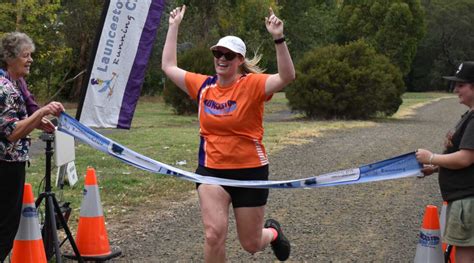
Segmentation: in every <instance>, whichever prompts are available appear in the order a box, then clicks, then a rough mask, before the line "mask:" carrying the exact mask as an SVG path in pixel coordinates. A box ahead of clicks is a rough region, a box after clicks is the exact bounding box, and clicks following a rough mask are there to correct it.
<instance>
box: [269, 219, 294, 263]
mask: <svg viewBox="0 0 474 263" xmlns="http://www.w3.org/2000/svg"><path fill="white" fill-rule="evenodd" d="M270 227H271V228H274V229H275V230H276V231H277V232H278V236H277V238H276V239H275V240H273V241H272V242H271V243H270V245H271V246H272V250H273V253H275V256H276V257H277V259H278V260H280V261H285V260H287V259H288V257H289V256H290V250H291V247H290V241H288V239H287V238H286V237H285V235H283V231H282V230H281V227H280V223H278V221H276V220H275V219H268V220H267V221H266V222H265V228H270Z"/></svg>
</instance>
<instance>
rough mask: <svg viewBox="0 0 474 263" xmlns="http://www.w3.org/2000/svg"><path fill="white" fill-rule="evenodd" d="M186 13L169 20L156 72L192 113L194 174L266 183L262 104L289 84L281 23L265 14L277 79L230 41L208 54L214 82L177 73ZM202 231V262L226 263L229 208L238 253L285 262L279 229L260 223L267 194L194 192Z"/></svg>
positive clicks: (286, 247) (208, 188)
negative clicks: (195, 108)
mask: <svg viewBox="0 0 474 263" xmlns="http://www.w3.org/2000/svg"><path fill="white" fill-rule="evenodd" d="M185 10H186V6H182V7H178V8H175V9H174V10H172V11H171V12H170V16H169V28H168V33H167V36H166V42H165V45H164V48H163V56H162V70H163V71H164V72H165V74H166V75H167V76H168V78H170V79H171V80H172V81H173V82H174V83H175V84H176V85H177V86H178V87H179V88H181V89H182V90H183V91H184V92H186V93H187V94H188V95H189V96H190V97H191V98H193V99H195V100H197V102H198V105H199V113H198V114H199V123H200V140H201V143H200V147H199V164H198V168H197V170H196V173H198V174H201V175H204V176H214V177H220V178H227V179H236V180H268V157H267V153H266V151H265V148H264V146H263V144H262V137H263V109H264V103H265V102H266V101H268V100H269V99H270V98H271V97H272V94H273V93H275V92H277V91H280V90H281V89H283V88H284V87H285V86H286V85H288V84H289V83H290V82H292V81H293V80H294V79H295V69H294V66H293V61H292V59H291V56H290V53H289V51H288V47H287V45H286V43H285V38H284V35H283V22H282V21H281V20H280V19H279V18H278V17H277V16H275V14H274V13H273V11H272V10H271V9H270V11H269V12H270V13H269V16H268V17H266V18H265V25H266V28H267V30H268V32H269V33H270V34H271V36H272V38H273V41H274V43H275V49H276V56H277V61H278V73H276V74H263V71H262V70H261V69H260V68H259V67H258V66H257V63H258V61H259V59H260V57H258V56H256V57H254V58H253V59H248V58H247V57H246V53H247V49H246V46H245V43H244V42H243V41H242V40H241V39H240V38H238V37H236V36H226V37H223V38H221V39H220V40H219V41H218V42H217V44H215V45H213V46H212V47H211V48H210V49H211V52H212V54H213V56H214V68H215V72H216V74H215V75H214V76H206V75H202V74H197V73H192V72H187V71H185V70H183V69H181V68H179V67H178V66H177V58H176V46H177V37H178V28H179V25H180V23H181V21H182V19H183V17H184V13H185ZM197 192H198V195H199V201H200V207H201V216H202V221H203V225H204V232H205V243H204V259H205V261H206V262H224V261H225V257H226V256H225V253H226V252H225V241H226V238H227V228H228V223H229V208H230V205H232V207H233V211H234V216H235V219H236V226H237V234H238V238H239V241H240V244H241V245H242V247H243V248H244V249H245V250H246V251H248V252H250V253H252V254H253V253H255V252H258V251H261V250H263V249H264V248H265V247H266V246H268V245H269V244H271V247H272V249H273V251H274V253H275V255H276V257H277V258H278V259H279V260H282V261H283V260H286V259H287V258H288V257H289V255H290V243H289V241H288V239H287V238H286V237H285V236H284V235H283V232H282V230H281V227H280V224H279V222H277V221H276V220H274V219H268V220H266V222H265V224H264V210H265V205H266V202H267V198H268V193H269V191H268V189H249V188H238V187H227V186H219V185H208V184H198V185H197Z"/></svg>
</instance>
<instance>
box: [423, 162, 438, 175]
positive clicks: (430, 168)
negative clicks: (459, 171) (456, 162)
mask: <svg viewBox="0 0 474 263" xmlns="http://www.w3.org/2000/svg"><path fill="white" fill-rule="evenodd" d="M437 168H438V167H437V166H434V165H423V168H421V173H422V174H423V176H421V177H425V176H428V175H432V174H434V173H436V172H437V170H438V169H437Z"/></svg>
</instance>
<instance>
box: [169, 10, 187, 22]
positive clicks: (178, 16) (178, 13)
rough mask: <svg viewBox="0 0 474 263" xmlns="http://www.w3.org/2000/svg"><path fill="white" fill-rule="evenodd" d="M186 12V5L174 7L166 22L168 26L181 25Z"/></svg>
mask: <svg viewBox="0 0 474 263" xmlns="http://www.w3.org/2000/svg"><path fill="white" fill-rule="evenodd" d="M185 12H186V5H183V6H182V7H176V8H175V9H173V10H171V12H170V18H169V20H168V22H169V24H170V25H178V26H179V24H180V23H181V21H182V20H183V17H184V13H185Z"/></svg>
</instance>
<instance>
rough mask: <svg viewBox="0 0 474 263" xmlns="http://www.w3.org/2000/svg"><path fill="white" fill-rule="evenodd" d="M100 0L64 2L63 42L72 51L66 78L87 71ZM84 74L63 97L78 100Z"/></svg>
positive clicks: (98, 18)
mask: <svg viewBox="0 0 474 263" xmlns="http://www.w3.org/2000/svg"><path fill="white" fill-rule="evenodd" d="M103 5H104V4H103V1H101V0H82V1H64V3H63V12H62V13H61V19H62V21H63V23H64V34H65V42H66V44H67V45H68V46H69V47H71V49H72V57H73V59H71V60H70V61H69V64H68V65H67V69H68V78H72V77H74V76H76V75H77V74H80V73H81V72H83V71H84V70H88V66H89V64H88V63H89V59H90V57H91V52H92V47H93V43H94V41H95V38H96V34H97V30H98V29H99V26H100V25H99V20H100V16H101V12H102V9H103ZM85 76H86V74H81V75H79V76H78V77H77V78H76V79H75V80H74V82H73V83H72V85H71V86H70V87H69V89H67V90H65V94H64V96H66V97H68V98H79V97H80V95H81V89H82V87H83V85H84V81H88V80H86V79H84V77H85Z"/></svg>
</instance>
